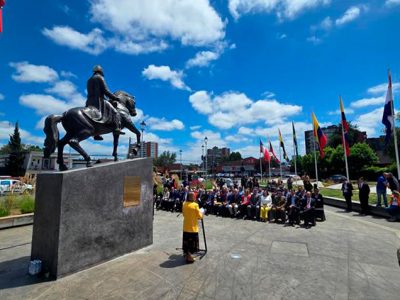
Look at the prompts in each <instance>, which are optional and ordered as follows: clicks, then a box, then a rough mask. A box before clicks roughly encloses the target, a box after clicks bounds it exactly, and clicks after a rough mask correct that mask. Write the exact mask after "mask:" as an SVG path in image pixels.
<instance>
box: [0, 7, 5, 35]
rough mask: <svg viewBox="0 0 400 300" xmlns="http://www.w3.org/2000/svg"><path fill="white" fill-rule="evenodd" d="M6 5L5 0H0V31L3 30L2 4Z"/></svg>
mask: <svg viewBox="0 0 400 300" xmlns="http://www.w3.org/2000/svg"><path fill="white" fill-rule="evenodd" d="M4 5H6V1H5V0H0V32H3V6H4Z"/></svg>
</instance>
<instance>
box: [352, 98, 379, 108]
mask: <svg viewBox="0 0 400 300" xmlns="http://www.w3.org/2000/svg"><path fill="white" fill-rule="evenodd" d="M384 103H385V97H384V96H382V97H373V98H364V99H360V100H357V101H354V102H352V103H351V104H350V106H351V107H354V108H362V107H368V106H371V105H380V104H384Z"/></svg>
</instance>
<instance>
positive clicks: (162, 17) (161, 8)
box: [90, 0, 225, 46]
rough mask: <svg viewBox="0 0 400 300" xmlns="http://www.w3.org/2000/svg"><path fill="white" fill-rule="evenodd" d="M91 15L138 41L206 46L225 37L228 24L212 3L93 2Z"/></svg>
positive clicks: (160, 0)
mask: <svg viewBox="0 0 400 300" xmlns="http://www.w3.org/2000/svg"><path fill="white" fill-rule="evenodd" d="M90 12H91V15H92V19H93V21H96V22H100V23H101V24H102V25H103V26H104V27H105V28H107V29H108V30H111V31H113V32H115V33H118V34H120V35H122V36H127V37H128V38H130V39H132V40H136V41H147V40H149V39H152V38H165V37H169V38H171V39H174V40H180V41H181V43H182V44H183V45H198V46H202V45H209V44H212V43H215V42H217V41H219V40H221V39H223V38H224V36H225V32H224V27H225V24H224V22H222V20H221V18H220V17H219V15H218V14H217V12H216V11H215V10H214V8H213V7H212V6H211V5H210V3H209V1H208V0H197V1H192V0H169V1H165V0H152V1H142V0H130V1H113V0H93V1H91V8H90Z"/></svg>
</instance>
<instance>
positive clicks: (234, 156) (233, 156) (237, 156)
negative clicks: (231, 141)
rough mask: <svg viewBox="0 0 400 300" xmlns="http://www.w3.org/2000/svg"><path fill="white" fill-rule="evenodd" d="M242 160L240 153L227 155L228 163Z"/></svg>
mask: <svg viewBox="0 0 400 300" xmlns="http://www.w3.org/2000/svg"><path fill="white" fill-rule="evenodd" d="M241 159H242V155H241V154H240V152H232V153H231V154H230V155H229V161H237V160H241Z"/></svg>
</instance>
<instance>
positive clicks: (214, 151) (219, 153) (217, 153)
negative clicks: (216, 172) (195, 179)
mask: <svg viewBox="0 0 400 300" xmlns="http://www.w3.org/2000/svg"><path fill="white" fill-rule="evenodd" d="M230 154H231V149H229V148H218V147H216V146H215V147H213V148H211V149H207V168H208V169H209V170H211V168H215V167H216V166H217V165H218V164H220V163H221V162H222V161H223V160H224V159H226V158H228V157H229V155H230ZM203 163H205V162H204V161H203Z"/></svg>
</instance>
